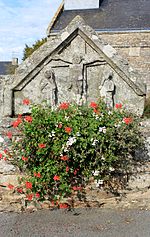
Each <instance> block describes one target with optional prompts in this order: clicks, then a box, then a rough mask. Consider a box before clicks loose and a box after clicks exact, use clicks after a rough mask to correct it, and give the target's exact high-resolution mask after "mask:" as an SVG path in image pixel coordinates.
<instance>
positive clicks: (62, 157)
mask: <svg viewBox="0 0 150 237" xmlns="http://www.w3.org/2000/svg"><path fill="white" fill-rule="evenodd" d="M60 159H61V160H63V161H67V160H69V157H68V156H61V158H60Z"/></svg>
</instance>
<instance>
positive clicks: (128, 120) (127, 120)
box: [123, 118, 133, 125]
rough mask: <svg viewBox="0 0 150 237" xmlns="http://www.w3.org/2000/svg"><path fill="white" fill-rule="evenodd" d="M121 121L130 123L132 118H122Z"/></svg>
mask: <svg viewBox="0 0 150 237" xmlns="http://www.w3.org/2000/svg"><path fill="white" fill-rule="evenodd" d="M123 121H124V122H125V124H127V125H128V124H130V123H132V122H133V119H132V118H124V119H123Z"/></svg>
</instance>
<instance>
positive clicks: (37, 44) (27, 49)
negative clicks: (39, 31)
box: [22, 38, 47, 61]
mask: <svg viewBox="0 0 150 237" xmlns="http://www.w3.org/2000/svg"><path fill="white" fill-rule="evenodd" d="M45 42H47V38H43V39H41V40H37V41H36V42H35V43H34V44H33V45H32V46H31V47H29V46H28V45H27V44H26V45H25V49H24V52H23V59H22V60H23V61H24V60H25V59H26V58H28V57H29V56H30V55H31V54H32V53H33V52H34V51H36V50H37V49H38V48H39V47H40V46H41V45H43V44H44V43H45Z"/></svg>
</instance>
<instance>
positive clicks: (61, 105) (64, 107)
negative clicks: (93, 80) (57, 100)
mask: <svg viewBox="0 0 150 237" xmlns="http://www.w3.org/2000/svg"><path fill="white" fill-rule="evenodd" d="M68 108H69V103H66V102H64V103H61V104H60V105H59V109H62V110H66V109H68Z"/></svg>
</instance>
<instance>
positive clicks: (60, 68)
mask: <svg viewBox="0 0 150 237" xmlns="http://www.w3.org/2000/svg"><path fill="white" fill-rule="evenodd" d="M47 72H49V73H50V74H51V75H50V76H47ZM6 79H7V80H6ZM6 79H5V80H4V79H3V80H2V79H1V83H2V84H3V86H2V89H1V92H0V98H1V110H2V113H1V115H3V116H6V115H8V116H10V115H17V114H20V113H24V114H25V113H27V112H30V108H29V107H28V106H23V104H22V100H23V99H24V98H29V99H30V100H31V101H32V102H33V103H41V102H42V101H44V100H45V101H47V103H48V104H49V105H50V104H51V105H56V104H58V103H60V102H63V101H70V102H74V101H76V102H78V103H79V102H81V101H82V102H85V101H88V102H89V101H93V100H97V99H98V98H99V97H100V96H101V97H103V96H104V98H105V100H106V103H107V104H108V106H109V107H114V105H115V104H116V103H123V104H125V106H126V107H127V108H128V109H129V110H131V111H132V112H135V113H137V114H142V112H143V108H144V100H145V94H146V91H145V87H144V85H143V84H142V82H141V83H139V77H138V74H137V73H135V72H134V71H133V70H131V67H130V66H129V65H128V62H127V61H126V60H124V59H123V58H122V57H121V56H119V55H118V53H117V51H116V49H114V48H113V47H112V46H111V45H109V44H107V43H106V42H104V41H103V40H102V39H101V38H100V37H99V35H98V34H97V33H96V32H95V31H94V30H93V29H92V28H90V27H89V26H87V25H86V24H85V23H84V21H83V19H82V18H81V17H79V16H77V17H75V19H74V20H73V21H72V22H71V23H70V24H69V25H68V26H67V27H66V29H64V30H63V31H61V32H60V33H59V34H58V35H57V37H55V39H51V38H50V39H49V40H48V42H46V43H45V44H44V45H43V46H41V47H40V48H39V49H38V50H37V51H36V52H34V53H33V54H32V56H31V57H29V58H28V59H27V60H25V62H23V63H22V64H21V65H20V66H19V67H18V69H17V71H16V75H15V77H12V78H11V79H10V80H9V78H8V77H7V78H6ZM4 81H5V82H4Z"/></svg>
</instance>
